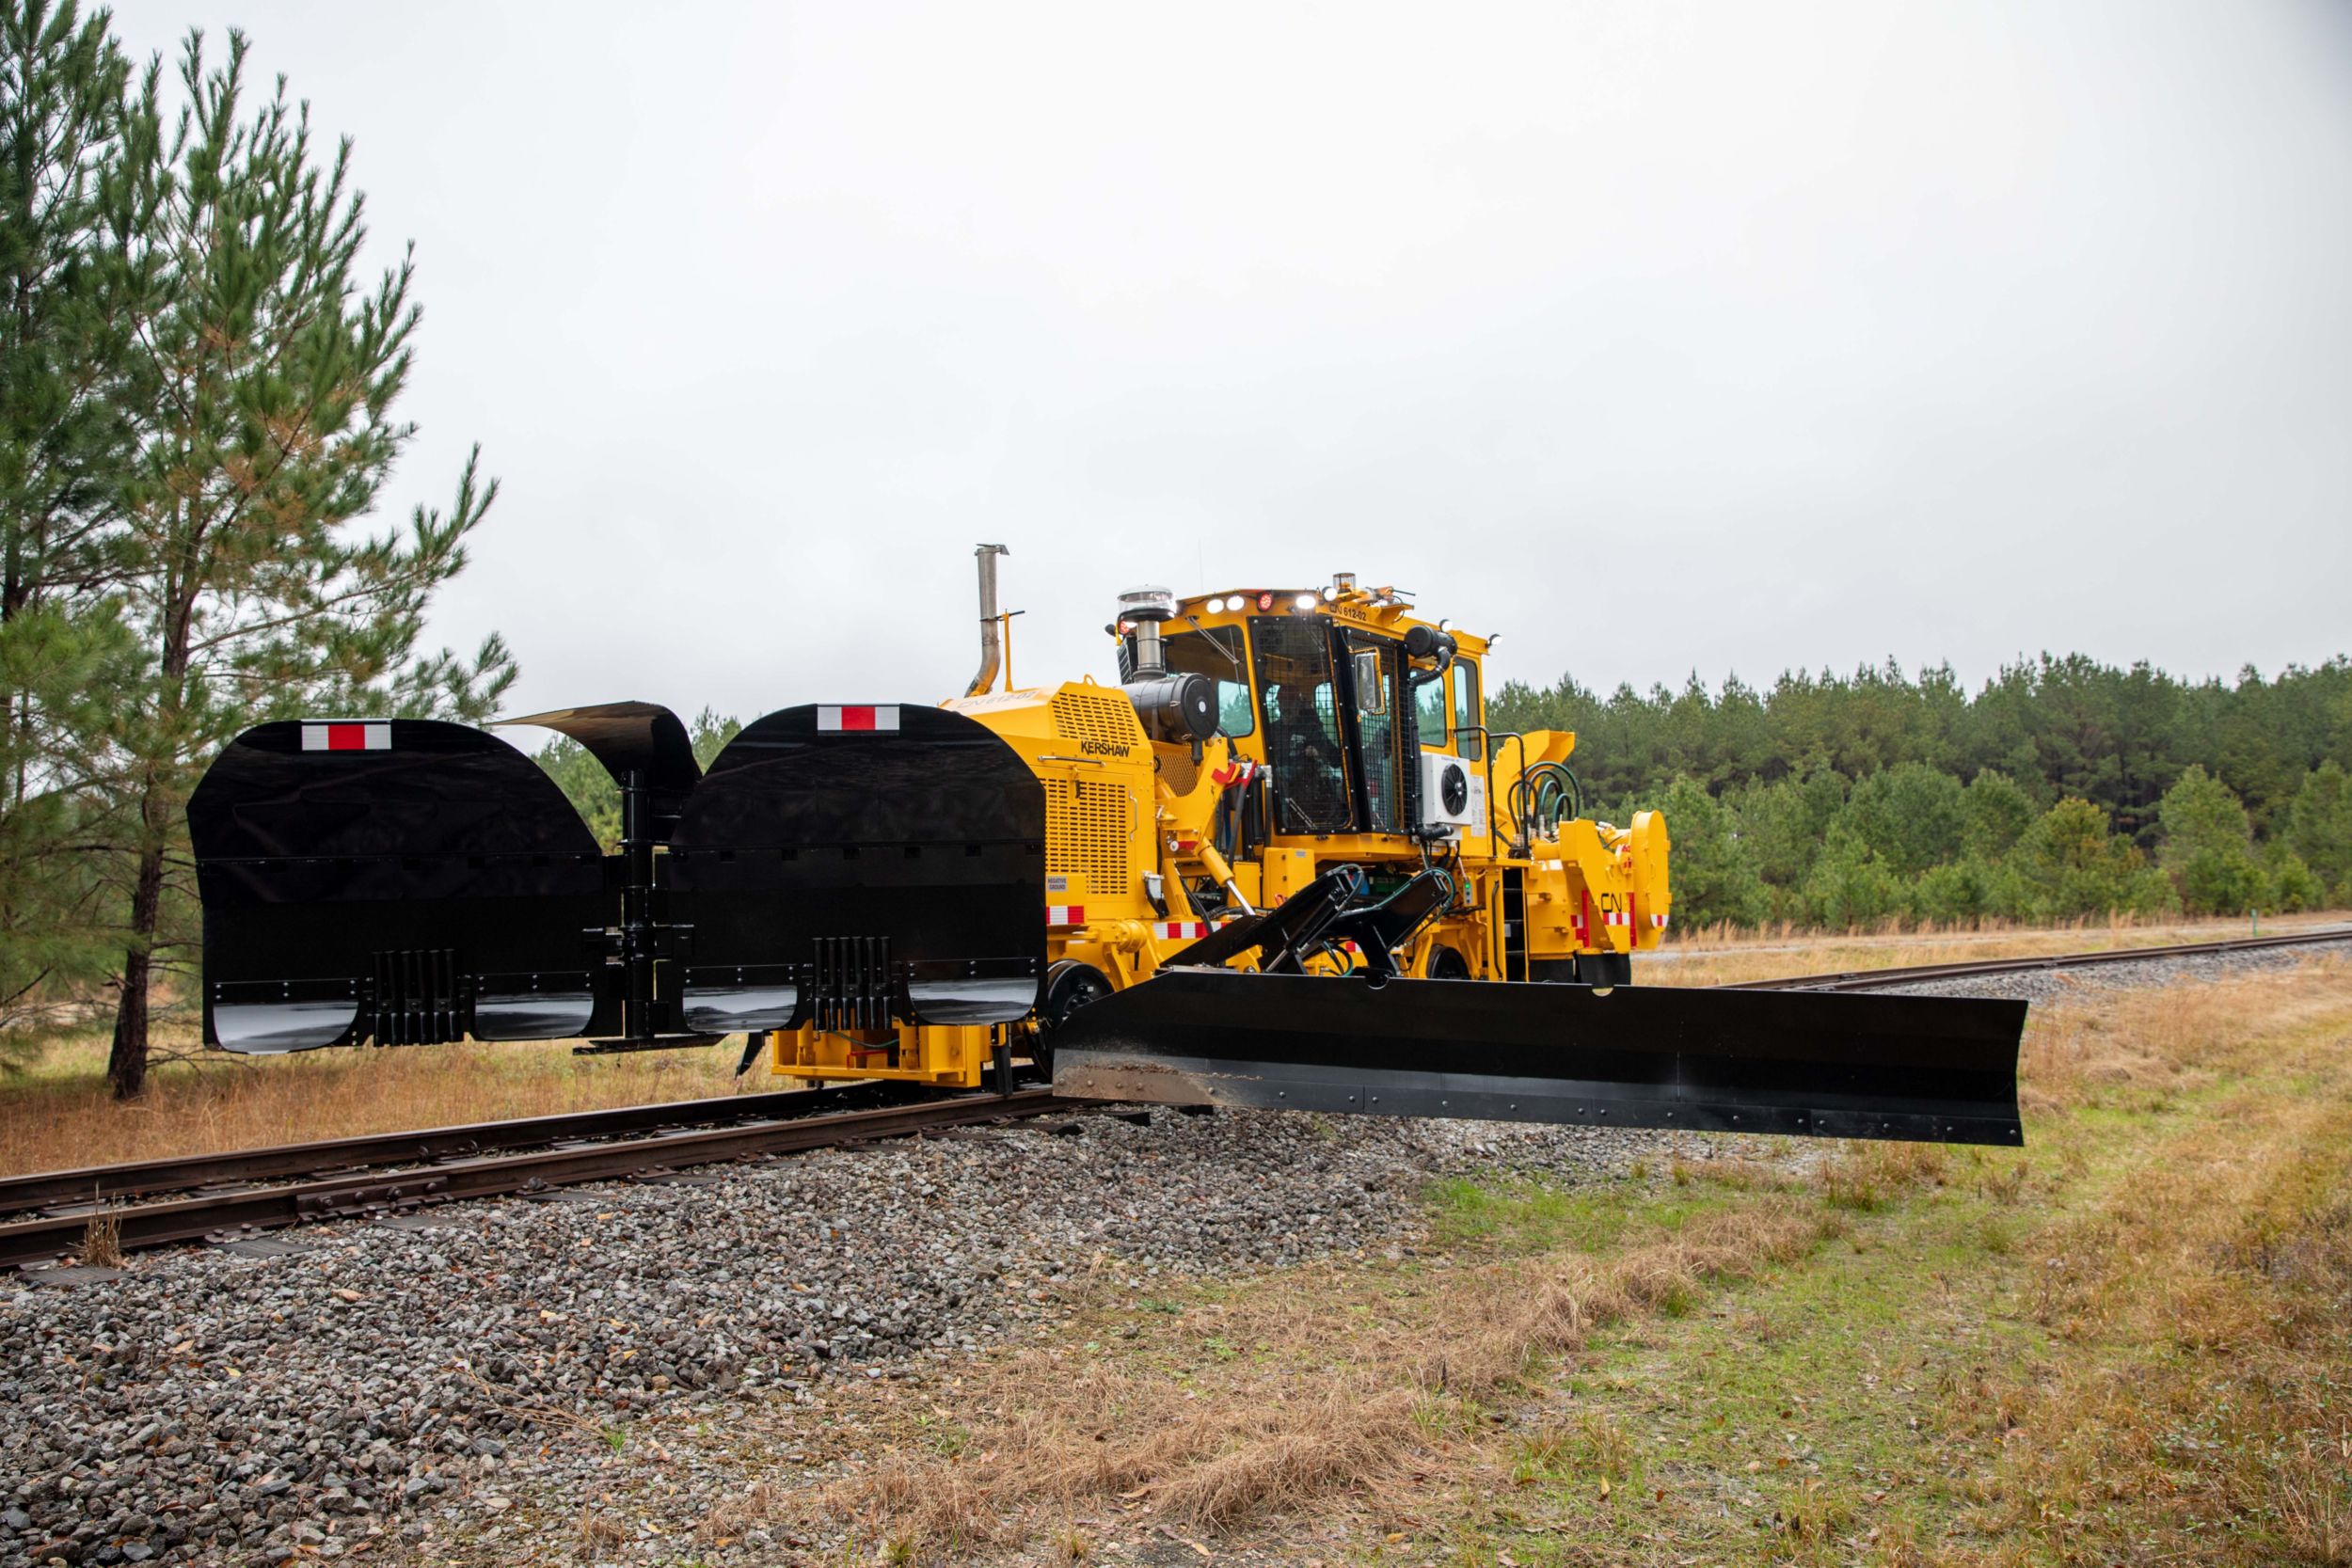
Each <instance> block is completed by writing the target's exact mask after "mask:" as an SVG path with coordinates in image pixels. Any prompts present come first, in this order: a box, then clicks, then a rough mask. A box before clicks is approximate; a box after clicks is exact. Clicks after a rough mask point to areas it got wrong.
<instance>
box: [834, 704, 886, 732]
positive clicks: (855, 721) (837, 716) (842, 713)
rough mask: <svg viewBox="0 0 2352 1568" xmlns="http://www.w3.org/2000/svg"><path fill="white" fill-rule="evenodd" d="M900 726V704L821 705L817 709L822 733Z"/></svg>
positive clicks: (884, 728)
mask: <svg viewBox="0 0 2352 1568" xmlns="http://www.w3.org/2000/svg"><path fill="white" fill-rule="evenodd" d="M817 728H818V731H819V732H820V733H831V732H833V731H835V730H895V729H897V728H898V704H896V703H892V704H890V705H887V706H885V707H820V708H818V710H817Z"/></svg>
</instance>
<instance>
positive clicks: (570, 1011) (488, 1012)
mask: <svg viewBox="0 0 2352 1568" xmlns="http://www.w3.org/2000/svg"><path fill="white" fill-rule="evenodd" d="M595 1011H596V998H595V997H593V996H591V995H589V994H588V993H587V992H586V991H555V992H552V993H548V992H542V991H524V992H522V993H520V994H518V995H515V996H485V997H481V998H478V999H477V1000H476V1001H475V1002H474V1005H473V1037H474V1038H476V1039H478V1040H567V1039H571V1038H574V1037H577V1036H578V1035H579V1034H580V1032H581V1031H582V1030H584V1029H586V1028H587V1027H588V1018H589V1015H590V1014H592V1013H594V1012H595Z"/></svg>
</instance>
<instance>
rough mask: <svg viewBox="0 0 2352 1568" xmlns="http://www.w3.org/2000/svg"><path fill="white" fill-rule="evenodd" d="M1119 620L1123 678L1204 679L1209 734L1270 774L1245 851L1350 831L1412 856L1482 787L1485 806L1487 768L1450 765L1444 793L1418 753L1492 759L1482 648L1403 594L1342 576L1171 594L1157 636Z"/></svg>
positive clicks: (1251, 799)
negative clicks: (1144, 672) (1286, 585)
mask: <svg viewBox="0 0 2352 1568" xmlns="http://www.w3.org/2000/svg"><path fill="white" fill-rule="evenodd" d="M1118 630H1119V632H1120V636H1121V652H1120V663H1121V672H1120V673H1121V676H1122V678H1127V677H1130V676H1132V675H1133V674H1134V673H1136V670H1137V668H1138V661H1139V660H1141V661H1142V662H1143V664H1144V667H1146V668H1148V667H1149V664H1150V661H1151V660H1152V659H1153V658H1155V657H1156V658H1157V659H1158V660H1159V661H1160V663H1161V664H1162V665H1163V666H1164V668H1165V670H1166V672H1167V673H1168V676H1169V677H1170V678H1174V679H1179V680H1187V679H1188V680H1190V681H1195V682H1198V683H1200V686H1201V687H1202V688H1204V689H1205V691H1204V696H1203V705H1204V706H1213V707H1214V711H1215V713H1216V733H1218V734H1221V735H1223V736H1225V737H1226V738H1227V739H1228V740H1229V741H1230V742H1231V743H1232V750H1233V754H1234V756H1235V757H1236V759H1238V760H1241V761H1244V762H1247V763H1251V764H1256V765H1258V766H1260V767H1262V768H1263V769H1264V779H1263V787H1262V788H1258V789H1252V790H1250V791H1248V792H1246V794H1245V795H1244V797H1243V798H1242V800H1241V803H1240V809H1241V812H1242V815H1243V816H1245V817H1248V818H1251V820H1248V821H1246V822H1244V823H1241V824H1238V825H1237V826H1238V828H1239V831H1238V832H1235V833H1234V834H1233V838H1234V839H1237V840H1238V841H1239V842H1238V843H1235V844H1234V845H1233V847H1235V848H1238V849H1239V850H1240V852H1242V853H1243V854H1248V853H1250V852H1251V850H1252V849H1253V848H1254V847H1255V846H1256V845H1257V844H1262V843H1263V842H1264V841H1265V840H1266V839H1267V838H1268V837H1309V838H1317V839H1330V838H1337V837H1342V836H1347V837H1365V836H1368V837H1372V838H1375V839H1386V840H1389V841H1391V843H1390V845H1389V846H1388V847H1389V848H1390V849H1391V852H1396V853H1406V852H1413V851H1412V850H1411V845H1412V843H1413V841H1415V840H1422V841H1428V840H1434V839H1440V838H1450V837H1453V836H1454V832H1455V830H1456V829H1458V828H1459V827H1460V826H1461V825H1462V824H1463V823H1464V821H1465V820H1466V818H1467V816H1468V815H1469V811H1470V803H1471V802H1470V795H1471V794H1472V793H1473V792H1474V793H1475V794H1476V795H1477V796H1478V797H1480V800H1479V804H1481V805H1482V806H1483V795H1484V790H1483V787H1477V786H1479V785H1481V784H1483V781H1481V780H1475V779H1473V778H1472V777H1471V775H1473V774H1475V773H1477V772H1478V771H1479V768H1476V767H1472V768H1467V769H1464V768H1456V769H1455V770H1454V775H1453V782H1452V784H1451V785H1450V789H1451V792H1452V793H1453V795H1454V800H1452V801H1451V802H1444V801H1440V800H1437V799H1435V798H1434V796H1435V794H1436V793H1437V791H1436V790H1435V789H1433V788H1432V787H1431V786H1430V785H1429V783H1428V781H1429V780H1430V778H1431V773H1430V766H1429V764H1428V763H1427V762H1426V761H1425V760H1424V759H1426V758H1434V757H1446V758H1453V759H1459V761H1461V762H1464V763H1469V764H1472V765H1477V764H1481V763H1483V761H1484V759H1485V756H1486V730H1485V710H1484V707H1483V705H1482V698H1483V693H1482V692H1481V691H1480V689H1479V658H1480V657H1481V656H1482V655H1483V654H1484V652H1485V647H1486V644H1485V642H1484V641H1481V640H1479V639H1475V638H1470V637H1467V636H1465V635H1463V634H1458V633H1454V632H1453V631H1451V630H1450V629H1448V628H1447V627H1446V626H1444V625H1443V624H1442V623H1439V624H1432V623H1429V622H1425V621H1422V620H1419V619H1418V618H1416V617H1414V616H1413V615H1412V613H1411V606H1410V604H1409V603H1408V602H1407V601H1406V598H1405V596H1404V595H1403V594H1400V593H1398V592H1397V591H1396V590H1395V589H1392V588H1359V586H1357V584H1356V580H1355V578H1354V577H1353V575H1352V574H1347V573H1342V574H1340V575H1339V576H1338V577H1336V578H1333V579H1332V582H1331V584H1330V586H1328V587H1327V588H1322V589H1316V590H1299V589H1257V590H1248V589H1245V590H1242V591H1240V592H1237V593H1225V594H1208V595H1205V596H1200V597H1191V598H1184V599H1176V598H1174V597H1173V596H1170V597H1169V599H1168V604H1167V612H1166V614H1165V616H1164V618H1163V619H1162V620H1161V621H1160V622H1158V623H1156V624H1152V625H1151V626H1149V629H1148V631H1147V629H1146V627H1145V626H1140V625H1136V624H1135V623H1131V622H1128V621H1126V620H1124V619H1122V622H1121V624H1120V626H1119V628H1118ZM1139 634H1140V636H1139ZM1139 641H1141V642H1143V643H1146V644H1155V646H1139V645H1138V643H1139ZM1424 797H1431V798H1429V799H1426V800H1425V799H1424ZM1449 803H1450V804H1451V806H1452V810H1451V811H1450V812H1449V811H1446V810H1443V809H1439V808H1441V807H1442V806H1444V805H1446V804H1449ZM1481 815H1482V816H1483V812H1482V813H1481ZM1221 836H1222V835H1221ZM1229 842H1232V841H1231V840H1229ZM1363 847H1364V848H1365V849H1366V850H1370V851H1374V852H1377V851H1378V850H1379V849H1380V848H1381V847H1380V846H1375V845H1366V846H1363Z"/></svg>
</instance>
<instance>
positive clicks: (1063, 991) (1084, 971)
mask: <svg viewBox="0 0 2352 1568" xmlns="http://www.w3.org/2000/svg"><path fill="white" fill-rule="evenodd" d="M1110 993H1111V982H1110V977H1109V976H1108V975H1106V974H1104V973H1103V972H1102V971H1101V970H1099V969H1097V968H1095V967H1094V966H1093V965H1092V964H1082V963H1079V962H1078V961H1077V960H1075V959H1074V958H1064V959H1062V960H1061V961H1060V962H1059V963H1057V964H1056V965H1054V967H1053V968H1051V969H1049V970H1047V971H1046V972H1045V1000H1044V1002H1043V1003H1042V1004H1041V1006H1039V1007H1038V1010H1037V1027H1036V1029H1035V1030H1033V1031H1032V1032H1031V1033H1030V1036H1029V1059H1030V1060H1031V1061H1033V1062H1035V1063H1036V1064H1037V1067H1038V1070H1039V1071H1041V1072H1042V1073H1044V1074H1045V1075H1046V1076H1047V1077H1048V1078H1050V1077H1052V1076H1053V1073H1054V1030H1055V1028H1056V1027H1057V1025H1059V1024H1060V1023H1061V1022H1062V1021H1063V1020H1064V1019H1067V1018H1068V1017H1069V1016H1070V1015H1071V1014H1072V1013H1074V1012H1076V1011H1077V1010H1078V1009H1079V1008H1081V1007H1083V1006H1088V1005H1089V1004H1090V1003H1095V1002H1100V1001H1102V1000H1103V998H1104V997H1106V996H1108V995H1109V994H1110Z"/></svg>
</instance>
